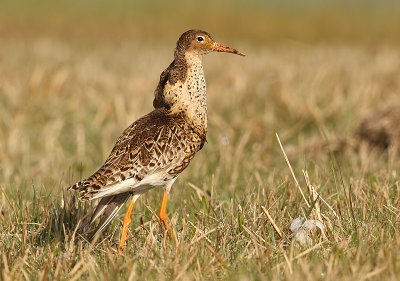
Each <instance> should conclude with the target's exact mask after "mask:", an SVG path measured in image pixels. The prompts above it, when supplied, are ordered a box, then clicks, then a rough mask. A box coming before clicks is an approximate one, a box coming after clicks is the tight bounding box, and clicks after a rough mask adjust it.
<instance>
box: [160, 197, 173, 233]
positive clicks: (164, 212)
mask: <svg viewBox="0 0 400 281" xmlns="http://www.w3.org/2000/svg"><path fill="white" fill-rule="evenodd" d="M168 193H169V192H168V191H164V196H163V200H162V203H161V209H160V220H161V221H162V223H163V224H164V226H165V228H166V229H167V231H168V236H169V238H170V239H172V232H171V229H170V228H169V225H168V221H167V219H168V218H167V202H168Z"/></svg>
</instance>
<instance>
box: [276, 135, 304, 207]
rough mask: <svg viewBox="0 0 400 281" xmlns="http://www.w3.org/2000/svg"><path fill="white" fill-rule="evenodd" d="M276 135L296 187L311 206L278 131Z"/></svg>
mask: <svg viewBox="0 0 400 281" xmlns="http://www.w3.org/2000/svg"><path fill="white" fill-rule="evenodd" d="M275 135H276V138H277V139H278V143H279V146H280V147H281V150H282V153H283V156H284V157H285V160H286V164H287V165H288V166H289V170H290V172H291V173H292V177H293V179H294V182H295V183H296V187H297V188H298V189H299V191H300V193H301V196H303V199H304V201H305V202H306V204H307V207H310V203H308V201H307V199H306V197H305V195H304V193H303V190H302V189H301V187H300V184H299V182H298V180H297V178H296V175H295V174H294V172H293V169H292V165H290V162H289V159H288V157H287V155H286V153H285V150H284V149H283V146H282V143H281V140H280V139H279V136H278V133H275Z"/></svg>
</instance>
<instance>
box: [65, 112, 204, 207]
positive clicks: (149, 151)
mask: <svg viewBox="0 0 400 281" xmlns="http://www.w3.org/2000/svg"><path fill="white" fill-rule="evenodd" d="M202 143H203V139H202V138H201V137H200V136H199V135H198V134H196V133H194V131H192V130H191V129H190V128H189V127H187V124H186V122H185V121H184V120H183V118H182V117H179V116H169V115H167V114H166V113H165V111H164V109H158V110H154V111H153V112H151V113H150V114H148V115H146V116H144V117H142V118H141V119H139V120H137V121H136V122H135V123H133V124H132V125H131V126H130V127H129V128H127V129H126V130H125V131H124V133H123V134H122V135H121V137H120V138H119V139H118V141H117V143H116V144H115V146H114V148H113V150H112V152H111V154H110V156H109V157H108V159H107V160H106V162H105V163H104V165H103V166H102V167H101V168H100V169H99V170H98V171H97V172H96V173H94V174H93V175H92V176H91V177H89V178H88V179H86V180H83V181H80V182H78V183H77V184H75V185H73V186H71V187H70V188H69V189H74V190H79V192H80V199H82V200H90V199H93V198H97V197H99V196H97V197H96V194H101V192H103V191H104V190H105V189H107V188H112V186H113V185H114V184H118V183H121V182H124V181H125V180H127V179H130V180H131V181H134V182H140V181H141V180H142V179H143V178H144V177H146V176H149V175H152V174H155V173H157V172H158V171H160V170H166V174H165V177H166V178H165V181H168V180H170V179H173V178H174V177H176V176H177V175H178V174H179V172H181V171H182V170H183V169H185V168H186V167H187V165H188V164H189V162H190V160H191V159H192V158H193V157H194V154H195V153H196V152H197V151H198V150H199V149H200V148H201V145H202ZM100 197H102V196H100Z"/></svg>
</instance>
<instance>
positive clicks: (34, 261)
mask: <svg viewBox="0 0 400 281" xmlns="http://www.w3.org/2000/svg"><path fill="white" fill-rule="evenodd" d="M389 2H390V1H389ZM10 3H12V2H10ZM10 3H9V5H8V10H7V11H9V14H8V17H7V16H4V17H3V18H2V19H1V20H0V34H2V35H3V36H2V39H1V44H0V156H1V157H0V254H1V256H0V268H1V275H0V276H1V277H0V278H1V280H80V279H82V280H153V279H154V280H243V281H245V280H398V279H399V278H400V252H399V250H398V249H399V248H400V233H399V230H400V207H399V206H400V194H399V192H400V178H399V173H400V159H399V154H398V150H396V149H395V148H389V149H388V150H385V151H376V150H375V151H370V150H369V149H368V148H365V147H363V148H360V147H359V146H358V145H357V144H354V143H353V144H352V145H343V146H340V147H339V148H336V149H335V150H334V151H333V150H330V149H329V146H321V147H318V146H315V147H316V148H315V149H311V150H310V147H314V146H310V144H315V143H316V142H326V141H328V142H330V141H332V142H335V140H337V139H347V140H349V142H348V143H351V142H354V141H357V140H356V139H355V138H354V135H355V132H356V130H357V128H358V126H359V123H360V121H361V120H362V119H363V118H364V117H365V116H367V115H369V114H371V113H372V112H373V111H374V110H376V109H377V108H380V107H381V106H384V105H387V104H393V103H396V102H398V101H399V92H400V53H399V52H398V38H397V37H396V36H398V35H396V32H392V33H390V30H389V31H388V30H386V29H385V30H386V32H389V33H390V34H391V35H390V34H388V35H387V36H385V38H384V39H387V40H383V39H382V40H380V39H379V34H381V33H379V28H378V27H383V29H384V27H385V26H391V23H392V22H393V20H395V19H394V18H391V17H388V21H383V22H382V23H380V24H375V25H373V27H374V28H371V29H369V30H370V31H368V27H369V26H367V27H365V30H364V29H362V30H363V32H359V33H358V32H356V31H355V32H353V35H354V38H352V39H353V40H347V39H349V38H350V37H352V36H350V35H347V34H345V33H343V34H342V33H341V32H337V33H335V30H336V31H338V30H342V29H340V28H338V29H332V30H334V31H333V33H332V34H333V37H332V38H330V37H329V36H326V38H322V39H321V38H320V37H319V36H320V35H319V34H321V33H320V32H321V31H318V30H317V31H315V30H314V32H315V33H313V31H312V30H311V31H310V32H308V31H307V29H308V28H309V27H311V26H313V25H312V24H311V23H312V20H311V19H312V18H311V17H310V23H309V24H307V22H306V23H304V26H303V27H302V28H301V32H303V33H301V32H300V31H299V32H298V33H296V29H291V27H294V26H295V25H296V24H295V23H296V19H295V20H294V23H293V22H290V20H289V19H286V21H288V22H289V23H286V21H285V20H281V21H282V22H283V23H285V24H286V25H285V24H282V26H281V25H279V24H278V23H276V24H275V27H276V29H277V30H278V31H279V30H281V31H282V32H283V34H286V37H285V38H280V39H279V38H278V37H277V36H275V35H274V34H278V33H279V32H278V31H274V32H275V33H268V32H267V33H266V34H267V35H266V37H265V38H263V36H262V34H263V32H264V31H266V30H269V29H268V28H266V29H262V28H260V29H259V30H254V32H253V33H252V34H250V35H243V34H244V33H245V32H244V31H243V30H244V29H245V28H244V27H243V24H244V22H242V24H241V28H239V29H238V30H239V31H238V33H237V34H235V32H232V30H230V31H227V32H225V29H227V28H226V27H225V29H224V27H217V26H218V25H217V23H214V25H213V24H210V25H207V24H205V27H209V29H208V31H210V32H211V33H212V34H213V35H214V36H215V38H216V39H219V40H220V41H221V42H222V43H227V44H229V45H232V47H235V48H237V49H238V50H240V51H243V52H244V53H246V54H247V56H246V57H245V58H241V57H238V56H232V55H226V54H212V55H208V56H207V57H205V58H204V67H205V73H206V79H207V86H208V88H207V92H208V108H209V133H208V143H207V144H206V145H205V147H204V148H203V150H202V151H201V152H200V153H199V154H198V155H197V156H196V157H195V159H194V160H193V161H192V163H191V165H190V166H189V168H188V169H187V170H185V171H184V173H183V174H182V175H181V176H180V177H179V179H178V181H177V182H176V183H175V185H174V187H173V189H172V192H171V199H170V202H169V206H168V215H169V218H170V222H171V226H172V228H173V234H174V239H173V241H170V240H169V239H168V237H167V236H166V235H164V231H163V228H162V227H161V225H160V223H159V221H158V217H157V214H158V210H159V207H160V205H161V198H162V190H161V189H160V190H157V189H154V190H152V191H150V192H148V193H147V194H145V195H144V196H142V197H141V198H140V200H139V201H138V203H137V204H136V206H135V210H134V215H133V224H132V226H131V228H130V234H129V236H128V240H127V247H126V249H125V252H124V254H122V255H121V254H119V253H118V252H117V247H116V245H117V243H118V239H119V233H120V225H121V217H122V216H123V212H121V215H120V216H119V217H118V219H117V220H116V221H115V222H114V223H113V225H112V226H111V227H110V228H109V229H108V230H107V231H106V232H105V234H104V236H103V237H102V238H101V240H100V241H99V242H98V243H96V244H94V245H91V244H90V243H88V242H86V240H85V239H84V238H83V237H81V236H80V235H79V233H77V232H76V231H75V229H76V226H77V224H78V222H79V219H80V218H81V217H84V216H88V215H90V212H91V208H92V205H91V204H82V203H80V202H78V201H77V200H76V198H75V197H74V196H73V194H70V193H67V192H66V191H65V189H66V187H67V186H68V185H70V184H72V183H74V182H75V181H77V180H79V179H81V178H83V177H86V176H88V175H90V174H91V173H92V172H93V171H94V170H95V169H96V168H98V167H99V165H101V164H102V163H103V161H104V159H105V158H106V157H107V155H108V153H109V152H110V150H111V148H112V146H113V144H114V142H115V141H116V139H117V137H118V136H119V134H120V133H121V132H122V130H123V129H125V128H126V127H127V126H128V125H129V124H130V123H131V122H133V121H134V120H136V119H137V118H138V117H140V116H142V115H144V114H146V113H147V112H149V111H151V110H152V99H153V91H154V89H155V87H156V85H157V83H158V78H159V75H160V73H161V71H162V70H163V69H164V68H165V67H166V66H168V64H169V63H170V61H171V59H172V52H173V48H174V42H175V41H176V39H177V37H178V36H179V35H180V33H181V32H183V31H185V29H187V28H186V27H185V26H186V24H187V25H189V24H191V25H193V24H195V22H193V20H192V21H189V20H188V21H186V22H185V25H183V27H177V25H178V24H177V23H176V20H174V23H175V25H174V27H173V28H170V29H168V32H166V34H163V35H160V38H158V37H157V36H156V35H154V34H153V35H152V36H147V37H146V36H145V34H146V33H147V32H148V31H149V30H158V31H159V30H162V23H159V24H158V25H157V27H153V26H151V24H150V23H144V24H143V25H144V26H146V27H147V28H148V29H147V30H146V29H144V30H142V29H140V28H139V27H138V26H135V27H134V28H133V30H134V31H132V33H130V34H129V33H128V34H127V40H124V35H125V31H126V30H127V29H128V28H129V25H130V21H129V20H128V21H123V20H121V22H123V23H124V24H121V26H122V27H121V29H119V25H118V21H115V20H114V19H111V20H110V19H109V18H108V20H106V21H105V22H102V21H101V20H99V18H101V17H99V18H97V17H94V19H93V22H90V20H89V19H90V18H89V19H88V18H86V17H85V19H86V21H84V23H83V25H82V29H79V27H78V26H77V25H75V27H76V28H72V27H71V26H70V25H68V24H67V23H68V22H70V23H72V22H73V20H71V19H69V18H68V17H69V16H68V13H67V15H66V16H65V18H64V19H63V20H61V21H60V22H58V23H57V24H55V25H54V26H47V25H46V24H48V23H49V22H52V19H51V16H49V18H50V19H49V21H47V22H46V20H43V19H42V20H41V19H40V18H41V17H40V15H41V12H43V11H35V13H33V15H29V12H26V11H29V8H26V9H25V10H24V11H25V13H26V14H28V15H26V14H24V15H22V16H21V18H18V17H17V18H12V15H15V14H17V12H15V11H18V9H20V7H18V6H13V5H12V4H10ZM238 5H239V4H238ZM38 9H39V8H38ZM143 9H147V8H146V7H145V8H143ZM185 9H187V10H189V11H192V10H191V9H190V8H187V7H186V8H185ZM232 9H233V8H232ZM206 10H207V11H209V10H210V7H208V8H207V9H206ZM228 10H229V9H228ZM84 11H86V12H87V9H86V10H84ZM219 11H221V9H220V10H219ZM245 11H247V13H248V14H251V13H250V12H249V11H251V9H250V8H248V9H247V10H245ZM258 12H259V13H260V11H258ZM2 13H3V14H5V13H4V10H3V12H2ZM13 13H14V14H13ZM99 13H100V12H99ZM113 13H114V14H115V11H113ZM121 13H122V12H121ZM209 14H210V17H211V19H214V18H215V19H216V20H217V16H216V15H215V14H213V13H212V12H209ZM256 15H258V14H256ZM143 18H145V17H144V16H143ZM226 18H227V19H228V22H231V21H229V19H231V20H232V22H233V19H234V17H233V16H232V15H229V14H228V15H226ZM28 19H36V20H35V21H33V22H32V28H31V29H30V28H29V24H30V22H29V20H28ZM68 19H69V21H68ZM223 19H224V17H222V18H221V19H220V20H221V21H223ZM249 19H250V17H249V18H248V20H249ZM317 19H320V17H317ZM365 19H368V17H365ZM263 20H264V19H261V16H256V17H254V18H253V21H249V24H253V25H254V26H256V25H257V22H261V23H264V21H263ZM160 22H162V21H161V20H160ZM361 22H362V21H361V20H360V26H362V24H361ZM365 22H369V23H370V24H371V22H370V21H368V20H365ZM375 23H376V22H375ZM96 24H98V25H96ZM95 26H97V27H98V28H97V29H96V28H95ZM202 26H204V25H202ZM202 26H200V27H202ZM192 27H197V26H192ZM213 27H215V28H213ZM279 28H281V29H279ZM93 30H96V32H97V33H94V34H95V36H94V35H93V33H92V31H93ZM135 30H141V32H136V31H135ZM328 30H331V29H328ZM343 30H345V29H343ZM114 31H115V32H114ZM392 31H395V27H392ZM271 32H272V31H271ZM285 32H286V33H285ZM328 33H329V32H328ZM90 34H92V35H90ZM156 34H157V33H156ZM288 34H295V35H298V36H299V38H300V37H301V38H303V39H304V40H300V39H299V38H297V37H296V36H295V38H296V40H293V37H291V36H290V35H288ZM310 34H311V35H310ZM357 34H358V35H357ZM242 35H243V37H242ZM368 35H371V36H370V37H369V36H368ZM91 36H93V37H91ZM357 36H360V37H357ZM348 37H349V38H348ZM107 38H108V39H109V40H108V39H107ZM135 38H142V39H143V40H136V39H135ZM338 38H339V39H338ZM332 41H334V42H333V43H332ZM276 133H277V134H278V135H279V138H280V140H281V142H282V146H283V148H284V150H285V151H286V152H287V155H288V160H289V161H290V167H291V168H292V169H293V173H294V177H295V178H294V177H293V175H292V174H291V171H290V167H289V165H288V163H287V162H286V161H285V157H284V154H283V152H282V150H281V148H280V145H279V143H278V140H277V138H276ZM296 181H298V185H297V184H296ZM300 190H302V192H303V193H304V195H305V199H304V198H303V196H302V194H301V192H300ZM316 193H318V194H319V196H316ZM299 216H302V217H307V218H310V219H319V220H320V221H321V222H322V223H323V224H324V226H325V229H324V232H323V233H320V235H315V236H314V237H313V243H312V245H305V246H300V245H298V243H297V242H296V241H294V240H293V234H292V233H291V232H290V230H289V226H290V224H291V222H292V220H293V219H294V218H296V217H299Z"/></svg>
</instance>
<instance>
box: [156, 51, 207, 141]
mask: <svg viewBox="0 0 400 281" xmlns="http://www.w3.org/2000/svg"><path fill="white" fill-rule="evenodd" d="M169 68H171V69H170V70H169V71H170V73H169V79H168V80H167V81H166V82H165V84H164V87H163V91H162V96H163V97H162V98H163V101H164V102H165V103H166V104H168V106H169V112H170V113H171V114H183V116H184V117H185V118H186V120H187V121H188V122H189V123H190V124H191V125H192V126H193V128H194V129H195V130H196V131H197V132H198V133H200V134H204V135H205V134H206V133H207V102H206V81H205V78H204V72H203V65H202V61H201V56H199V55H196V54H191V53H186V54H185V55H184V58H182V57H181V58H175V61H174V63H172V64H171V66H170V67H169ZM179 71H181V72H185V73H180V74H177V73H179ZM175 76H177V77H179V78H178V79H174V77H175ZM174 80H176V81H174ZM160 83H161V81H160ZM156 98H157V93H156Z"/></svg>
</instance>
